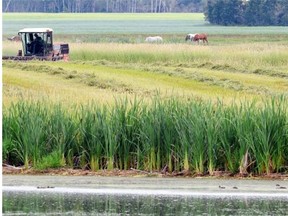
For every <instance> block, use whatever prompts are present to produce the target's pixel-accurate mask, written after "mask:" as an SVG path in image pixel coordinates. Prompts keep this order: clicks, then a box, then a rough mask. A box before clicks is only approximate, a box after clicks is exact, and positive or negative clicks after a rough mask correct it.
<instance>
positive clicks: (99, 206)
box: [2, 191, 288, 216]
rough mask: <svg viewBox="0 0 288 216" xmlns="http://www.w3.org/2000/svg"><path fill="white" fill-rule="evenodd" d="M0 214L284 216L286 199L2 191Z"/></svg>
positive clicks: (287, 206) (286, 205)
mask: <svg viewBox="0 0 288 216" xmlns="http://www.w3.org/2000/svg"><path fill="white" fill-rule="evenodd" d="M2 212H3V215H13V214H14V215H16V214H17V215H19V214H20V215H23V214H32V215H35V214H37V215H38V214H42V215H45V214H50V215H173V216H174V215H181V216H182V215H287V212H288V200H287V198H277V199H275V198H273V199H269V198H259V197H258V198H257V199H256V198H243V197H242V198H219V197H218V198H217V197H203V196H201V197H195V196H155V195H149V196H147V195H145V196H143V195H111V194H109V195H107V194H106V195H101V194H71V193H44V192H38V193H35V192H34V193H32V192H15V191H4V192H3V209H2Z"/></svg>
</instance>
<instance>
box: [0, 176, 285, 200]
mask: <svg viewBox="0 0 288 216" xmlns="http://www.w3.org/2000/svg"><path fill="white" fill-rule="evenodd" d="M2 186H3V188H4V189H5V188H6V189H9V188H10V189H11V188H16V187H15V186H17V187H22V189H23V190H24V189H25V188H26V189H27V190H36V191H37V189H38V190H39V189H41V190H42V189H44V190H45V189H50V190H51V189H52V190H54V191H57V190H60V188H61V190H63V188H74V190H72V192H73V191H74V192H77V191H78V192H81V191H82V190H83V191H84V192H85V191H86V192H87V190H86V189H91V190H92V191H93V190H94V191H95V193H97V192H101V190H103V189H104V190H106V192H107V191H109V190H110V191H112V192H113V191H114V192H115V191H120V192H121V193H127V192H128V191H130V192H131V191H133V190H134V191H138V192H139V190H140V192H141V191H142V193H147V191H150V192H151V193H153V191H156V192H157V193H159V191H160V192H161V191H162V192H163V190H166V191H167V190H168V192H169V193H171V194H173V193H176V194H181V193H182V194H185V193H186V194H187V193H188V194H192V195H193V194H195V193H196V194H198V195H199V194H201V193H205V194H206V195H207V194H213V193H217V194H218V195H219V194H223V195H233V194H234V195H236V196H237V195H245V196H246V195H249V194H250V195H253V194H254V195H261V194H262V195H263V194H274V195H275V196H277V195H279V196H284V197H285V196H287V198H288V179H282V180H280V179H275V180H256V179H254V180H253V179H216V178H171V177H157V178H155V177H150V178H149V177H142V176H134V177H131V176H130V177H123V176H122V177H121V176H114V177H111V176H53V175H3V177H2ZM76 188H77V190H76ZM79 189H80V191H79ZM61 190H60V191H61ZM88 191H89V190H88ZM130 192H129V193H130ZM162 192H161V193H162Z"/></svg>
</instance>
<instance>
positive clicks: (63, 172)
mask: <svg viewBox="0 0 288 216" xmlns="http://www.w3.org/2000/svg"><path fill="white" fill-rule="evenodd" d="M4 175H21V176H24V175H31V176H35V175H40V176H101V177H148V178H149V177H155V178H191V179H197V178H200V179H249V180H284V181H285V180H287V181H288V174H283V173H272V174H270V175H246V176H241V175H239V174H235V175H231V173H229V172H222V171H217V172H215V173H214V175H209V174H206V175H196V174H193V173H190V172H178V173H168V172H165V173H164V172H160V171H153V172H148V171H143V170H135V169H130V170H118V169H114V170H111V171H108V170H99V171H96V172H95V171H90V170H83V169H72V168H58V169H47V170H35V169H32V168H29V169H24V168H23V167H14V166H2V176H4Z"/></svg>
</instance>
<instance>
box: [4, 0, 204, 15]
mask: <svg viewBox="0 0 288 216" xmlns="http://www.w3.org/2000/svg"><path fill="white" fill-rule="evenodd" d="M205 1H206V0H21V1H19V0H2V12H44V13H60V12H67V13H94V12H102V13H106V12H109V13H113V12H114V13H162V12H203V8H204V3H205Z"/></svg>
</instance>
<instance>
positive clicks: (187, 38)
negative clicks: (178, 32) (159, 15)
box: [185, 33, 197, 41]
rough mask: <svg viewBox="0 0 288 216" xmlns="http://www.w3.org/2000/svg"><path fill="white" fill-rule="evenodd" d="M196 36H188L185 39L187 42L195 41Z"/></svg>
mask: <svg viewBox="0 0 288 216" xmlns="http://www.w3.org/2000/svg"><path fill="white" fill-rule="evenodd" d="M196 34H197V33H196ZM196 34H187V35H186V37H185V41H187V40H191V41H193V40H194V37H195V35H196Z"/></svg>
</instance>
